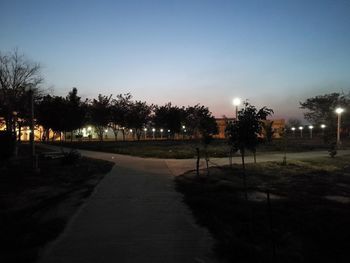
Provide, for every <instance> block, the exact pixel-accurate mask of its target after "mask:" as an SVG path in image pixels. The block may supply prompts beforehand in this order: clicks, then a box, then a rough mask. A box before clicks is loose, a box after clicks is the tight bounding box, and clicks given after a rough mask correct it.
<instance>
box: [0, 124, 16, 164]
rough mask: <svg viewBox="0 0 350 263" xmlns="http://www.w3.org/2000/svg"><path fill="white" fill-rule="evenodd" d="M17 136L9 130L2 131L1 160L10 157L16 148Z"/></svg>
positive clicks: (0, 137)
mask: <svg viewBox="0 0 350 263" xmlns="http://www.w3.org/2000/svg"><path fill="white" fill-rule="evenodd" d="M15 143H16V138H15V137H14V136H13V135H12V133H11V132H8V131H0V160H6V159H8V158H10V157H11V156H12V155H13V153H14V149H15Z"/></svg>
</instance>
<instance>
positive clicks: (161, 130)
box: [160, 129, 164, 139]
mask: <svg viewBox="0 0 350 263" xmlns="http://www.w3.org/2000/svg"><path fill="white" fill-rule="evenodd" d="M163 131H164V130H163V129H160V139H163Z"/></svg>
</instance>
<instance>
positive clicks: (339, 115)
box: [335, 107, 344, 145]
mask: <svg viewBox="0 0 350 263" xmlns="http://www.w3.org/2000/svg"><path fill="white" fill-rule="evenodd" d="M335 112H336V113H337V114H338V127H337V144H338V145H340V144H341V141H340V122H341V114H342V113H343V112H344V109H342V108H340V107H338V108H336V109H335Z"/></svg>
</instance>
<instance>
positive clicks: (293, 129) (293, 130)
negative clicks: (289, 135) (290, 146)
mask: <svg viewBox="0 0 350 263" xmlns="http://www.w3.org/2000/svg"><path fill="white" fill-rule="evenodd" d="M291 130H292V132H293V137H295V127H292V128H291Z"/></svg>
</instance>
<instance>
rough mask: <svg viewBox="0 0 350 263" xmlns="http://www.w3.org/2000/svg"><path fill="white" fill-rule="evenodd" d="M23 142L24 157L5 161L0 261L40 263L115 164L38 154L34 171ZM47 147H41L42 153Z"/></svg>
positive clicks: (1, 181)
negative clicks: (71, 161) (40, 257)
mask: <svg viewBox="0 0 350 263" xmlns="http://www.w3.org/2000/svg"><path fill="white" fill-rule="evenodd" d="M28 150H29V149H28V147H27V146H26V145H24V146H22V147H21V148H20V151H19V158H18V159H16V160H13V161H11V162H6V163H4V164H2V165H1V166H0V175H1V176H0V193H1V195H0V207H1V209H0V233H1V235H0V243H1V248H0V262H2V263H5V262H16V263H17V262H19V263H20V262H25V263H30V262H35V261H36V259H37V257H38V255H39V253H40V250H41V249H42V248H43V247H44V246H45V245H46V244H47V243H48V242H49V241H51V240H53V239H55V238H56V237H57V236H58V235H59V234H60V233H61V232H62V231H63V229H64V227H65V225H66V223H67V221H68V220H69V218H70V217H71V216H72V215H73V214H74V212H75V211H76V210H77V209H78V207H79V206H80V205H81V204H82V203H83V202H84V200H85V199H86V198H87V197H88V196H89V195H90V194H91V192H92V191H93V189H94V187H95V186H96V185H97V184H98V182H99V181H100V180H101V179H102V178H103V176H104V174H106V173H107V172H108V171H109V170H110V169H111V168H112V166H113V163H110V162H107V161H100V160H94V159H88V158H82V159H80V160H79V161H77V162H76V163H74V164H64V163H62V159H54V160H48V159H45V158H40V159H39V167H40V172H34V171H33V170H32V169H31V168H30V167H31V162H30V161H29V160H28V158H26V157H24V156H26V155H28V153H29V152H28ZM41 151H43V150H42V149H39V148H38V152H41Z"/></svg>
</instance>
